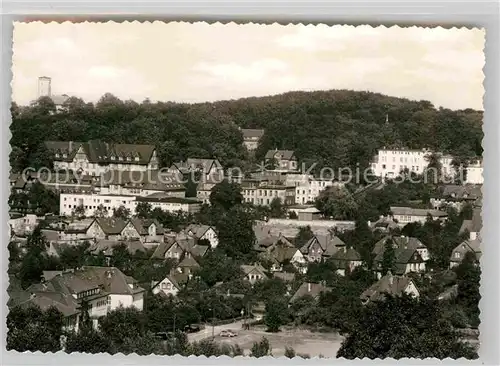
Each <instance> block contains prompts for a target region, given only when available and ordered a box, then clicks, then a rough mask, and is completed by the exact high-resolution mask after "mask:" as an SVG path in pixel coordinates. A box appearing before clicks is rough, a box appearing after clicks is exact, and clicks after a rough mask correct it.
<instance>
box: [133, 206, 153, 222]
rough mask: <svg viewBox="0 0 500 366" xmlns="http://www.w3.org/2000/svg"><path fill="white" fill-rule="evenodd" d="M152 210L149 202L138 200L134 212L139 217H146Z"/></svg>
mask: <svg viewBox="0 0 500 366" xmlns="http://www.w3.org/2000/svg"><path fill="white" fill-rule="evenodd" d="M151 211H152V207H151V204H150V203H148V202H139V203H137V206H135V213H136V215H137V217H139V218H140V219H147V218H149V217H150V215H151Z"/></svg>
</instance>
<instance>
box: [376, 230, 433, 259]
mask: <svg viewBox="0 0 500 366" xmlns="http://www.w3.org/2000/svg"><path fill="white" fill-rule="evenodd" d="M387 240H391V241H392V243H393V246H394V247H395V248H400V249H414V250H416V249H424V248H427V247H426V246H425V245H424V244H423V243H422V242H421V241H420V240H419V239H417V238H414V237H412V236H397V235H387V236H385V237H383V238H382V239H380V240H379V241H378V242H376V243H375V245H374V246H373V250H372V254H375V255H377V254H379V253H380V252H383V251H384V250H385V243H386V241H387Z"/></svg>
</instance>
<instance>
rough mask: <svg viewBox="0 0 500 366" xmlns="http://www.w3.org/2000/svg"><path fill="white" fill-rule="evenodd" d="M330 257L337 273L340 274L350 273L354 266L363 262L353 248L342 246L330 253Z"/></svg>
mask: <svg viewBox="0 0 500 366" xmlns="http://www.w3.org/2000/svg"><path fill="white" fill-rule="evenodd" d="M332 259H333V263H334V264H335V267H337V273H338V274H339V275H341V276H345V275H346V273H351V272H352V271H353V270H354V269H355V268H356V267H359V266H361V265H362V264H363V260H362V259H361V255H360V254H359V253H358V252H357V251H356V249H354V248H346V247H343V248H341V249H339V250H337V252H335V253H334V254H333V255H332Z"/></svg>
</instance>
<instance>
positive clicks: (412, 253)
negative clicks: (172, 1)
mask: <svg viewBox="0 0 500 366" xmlns="http://www.w3.org/2000/svg"><path fill="white" fill-rule="evenodd" d="M394 257H395V258H394V266H395V271H394V272H395V274H404V273H405V271H406V265H407V264H408V263H423V262H424V260H423V259H422V257H421V256H420V254H419V253H418V252H417V250H416V249H409V248H406V249H405V248H396V249H394ZM383 259H384V250H382V251H381V252H380V253H379V254H377V256H376V257H375V259H374V260H373V266H374V268H375V269H376V270H379V269H380V268H381V266H382V261H383Z"/></svg>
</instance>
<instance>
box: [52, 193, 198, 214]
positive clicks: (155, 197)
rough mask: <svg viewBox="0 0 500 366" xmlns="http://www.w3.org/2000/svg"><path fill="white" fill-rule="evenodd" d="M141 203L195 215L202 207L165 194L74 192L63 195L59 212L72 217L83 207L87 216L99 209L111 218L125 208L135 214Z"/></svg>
mask: <svg viewBox="0 0 500 366" xmlns="http://www.w3.org/2000/svg"><path fill="white" fill-rule="evenodd" d="M139 202H145V203H149V204H150V205H151V207H152V208H153V209H155V208H160V209H161V210H163V211H167V212H178V211H183V212H189V213H195V212H198V211H199V210H200V207H201V202H200V201H198V200H196V199H189V198H183V197H176V196H172V195H168V194H165V193H153V194H150V195H148V196H130V195H123V194H122V195H117V194H112V193H108V194H102V193H93V192H74V193H61V195H60V203H59V212H60V214H61V215H63V216H71V215H72V213H73V212H74V209H75V208H77V207H79V206H82V207H83V209H84V215H85V216H93V215H94V214H95V212H96V210H99V209H100V210H101V211H102V213H103V214H104V215H105V216H109V215H112V214H113V210H115V209H118V208H119V207H124V208H126V209H128V210H130V212H131V213H132V214H133V213H135V209H136V207H137V204H138V203H139Z"/></svg>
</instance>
